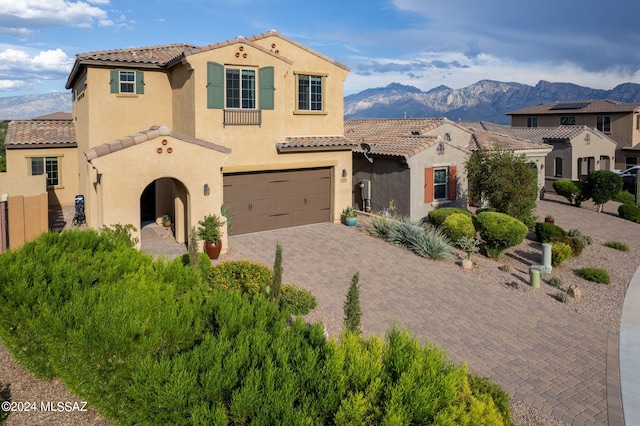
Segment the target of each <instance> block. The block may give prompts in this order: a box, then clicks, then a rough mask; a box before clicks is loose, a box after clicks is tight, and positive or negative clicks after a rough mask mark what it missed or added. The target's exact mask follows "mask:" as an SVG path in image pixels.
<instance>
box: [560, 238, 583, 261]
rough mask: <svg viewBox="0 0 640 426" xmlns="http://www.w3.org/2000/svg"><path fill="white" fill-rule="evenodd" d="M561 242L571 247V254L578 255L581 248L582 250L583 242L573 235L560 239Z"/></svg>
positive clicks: (580, 252)
mask: <svg viewBox="0 0 640 426" xmlns="http://www.w3.org/2000/svg"><path fill="white" fill-rule="evenodd" d="M562 242H563V243H565V244H566V245H568V246H569V247H571V256H572V257H578V256H580V255H581V254H582V250H584V244H583V243H582V240H580V239H578V238H574V237H567V238H565V239H564V240H562Z"/></svg>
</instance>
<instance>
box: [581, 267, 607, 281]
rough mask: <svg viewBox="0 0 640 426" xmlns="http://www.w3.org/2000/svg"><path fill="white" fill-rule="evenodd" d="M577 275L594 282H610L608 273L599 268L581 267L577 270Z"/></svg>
mask: <svg viewBox="0 0 640 426" xmlns="http://www.w3.org/2000/svg"><path fill="white" fill-rule="evenodd" d="M578 275H579V276H581V277H582V278H584V279H585V280H587V281H591V282H594V283H600V284H609V283H610V282H611V278H610V277H609V273H608V272H607V271H605V270H604V269H600V268H581V269H580V270H579V271H578Z"/></svg>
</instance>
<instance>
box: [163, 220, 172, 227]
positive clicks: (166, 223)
mask: <svg viewBox="0 0 640 426" xmlns="http://www.w3.org/2000/svg"><path fill="white" fill-rule="evenodd" d="M162 224H163V225H164V227H165V228H171V221H170V220H168V221H166V222H162Z"/></svg>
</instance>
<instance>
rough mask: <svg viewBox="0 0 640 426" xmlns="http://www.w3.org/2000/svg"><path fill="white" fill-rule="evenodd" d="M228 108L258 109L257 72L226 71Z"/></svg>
mask: <svg viewBox="0 0 640 426" xmlns="http://www.w3.org/2000/svg"><path fill="white" fill-rule="evenodd" d="M225 81H226V93H227V103H226V105H227V108H240V109H255V108H256V71H255V70H251V69H234V68H228V69H227V70H226V80H225Z"/></svg>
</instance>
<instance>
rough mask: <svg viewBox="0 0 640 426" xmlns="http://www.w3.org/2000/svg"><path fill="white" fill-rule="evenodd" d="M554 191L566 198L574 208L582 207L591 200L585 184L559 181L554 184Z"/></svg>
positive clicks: (573, 181)
mask: <svg viewBox="0 0 640 426" xmlns="http://www.w3.org/2000/svg"><path fill="white" fill-rule="evenodd" d="M553 190H554V191H555V192H556V194H558V195H560V196H561V197H564V198H566V199H567V201H569V204H570V205H572V206H576V207H580V204H582V202H583V201H586V200H588V199H589V195H588V193H587V192H588V191H587V186H586V184H585V183H584V182H581V181H575V180H557V181H555V182H553Z"/></svg>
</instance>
